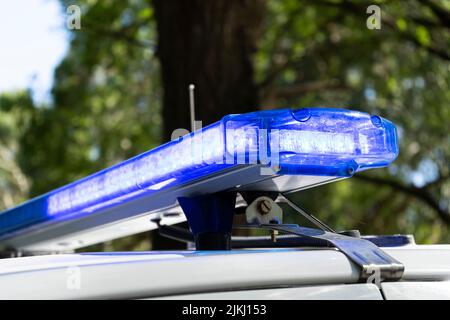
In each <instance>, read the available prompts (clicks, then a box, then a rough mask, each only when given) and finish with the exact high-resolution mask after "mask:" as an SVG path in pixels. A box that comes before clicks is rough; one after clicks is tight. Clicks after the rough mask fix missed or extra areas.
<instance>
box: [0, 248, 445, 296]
mask: <svg viewBox="0 0 450 320" xmlns="http://www.w3.org/2000/svg"><path fill="white" fill-rule="evenodd" d="M383 250H385V251H386V252H387V253H388V254H390V255H391V256H392V257H394V258H396V259H398V260H399V261H401V262H402V263H403V264H404V266H405V272H404V274H403V277H402V279H401V280H400V281H395V282H381V283H379V284H377V283H376V282H377V281H376V279H371V280H373V281H371V282H369V283H366V282H362V283H361V282H359V273H360V270H359V268H358V267H357V266H356V265H355V264H353V263H352V262H351V261H350V260H349V259H348V258H347V257H346V256H345V255H344V254H343V253H341V252H340V251H338V250H337V249H333V248H298V249H256V250H255V249H252V250H249V249H246V250H231V251H197V252H196V251H173V252H171V251H165V252H158V251H154V252H124V253H117V252H116V253H81V254H58V255H43V256H32V257H20V258H7V259H2V260H0V299H226V300H233V299H258V300H268V299H375V300H381V299H386V300H391V299H450V245H407V246H402V247H394V248H392V247H391V248H383Z"/></svg>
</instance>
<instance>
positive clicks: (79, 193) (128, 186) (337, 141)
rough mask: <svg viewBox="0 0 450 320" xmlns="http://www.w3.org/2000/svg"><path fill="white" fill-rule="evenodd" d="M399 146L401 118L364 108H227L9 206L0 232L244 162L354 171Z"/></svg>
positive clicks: (301, 171) (299, 171)
mask: <svg viewBox="0 0 450 320" xmlns="http://www.w3.org/2000/svg"><path fill="white" fill-rule="evenodd" d="M397 154H398V147H397V135H396V129H395V126H394V125H393V124H392V123H391V122H389V121H388V120H385V119H383V118H380V117H378V116H370V115H368V114H366V113H361V112H356V111H350V110H340V109H323V108H308V109H299V110H290V109H284V110H269V111H259V112H252V113H247V114H241V115H229V116H226V117H224V118H223V119H222V120H221V121H218V122H216V123H214V124H212V125H210V126H208V127H205V128H203V129H201V130H198V131H196V132H194V133H191V134H189V135H186V136H184V137H182V138H180V139H179V140H176V141H172V142H169V143H166V144H164V145H162V146H160V147H158V148H155V149H153V150H150V151H148V152H146V153H143V154H141V155H139V156H136V157H134V158H132V159H129V160H127V161H124V162H122V163H120V164H117V165H115V166H113V167H111V168H108V169H105V170H103V171H100V172H98V173H96V174H93V175H91V176H88V177H86V178H84V179H81V180H79V181H76V182H73V183H71V184H69V185H67V186H64V187H61V188H59V189H56V190H54V191H51V192H49V193H47V194H45V195H43V196H41V197H38V198H35V199H32V200H30V201H28V202H25V203H23V204H22V205H19V206H17V207H15V208H12V209H9V210H6V211H4V212H3V213H1V214H0V235H2V234H5V233H8V232H11V231H14V230H17V229H21V228H24V227H28V226H33V225H36V224H39V223H41V222H46V221H50V220H60V219H70V218H72V217H78V216H81V215H85V214H90V213H93V212H96V211H99V210H102V209H105V208H109V207H114V206H117V205H119V204H121V203H124V202H128V201H132V200H133V199H135V198H138V197H141V196H143V195H149V194H152V193H154V192H158V191H160V190H164V189H167V188H172V187H179V186H182V185H185V184H187V183H190V182H192V181H195V180H199V179H202V178H205V177H208V176H210V175H213V174H217V173H220V172H221V171H223V170H225V169H230V168H233V167H236V166H239V165H250V164H264V165H267V166H272V167H273V168H275V169H276V170H277V172H276V174H286V175H322V176H338V177H348V176H351V175H352V174H354V173H355V172H357V171H361V170H364V169H367V168H373V167H383V166H386V165H388V164H389V163H390V162H392V161H393V160H394V159H395V158H396V157H397ZM250 182H251V181H249V183H250Z"/></svg>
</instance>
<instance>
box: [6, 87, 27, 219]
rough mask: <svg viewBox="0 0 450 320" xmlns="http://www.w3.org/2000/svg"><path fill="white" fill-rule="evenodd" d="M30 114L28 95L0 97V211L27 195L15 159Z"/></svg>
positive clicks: (25, 180)
mask: <svg viewBox="0 0 450 320" xmlns="http://www.w3.org/2000/svg"><path fill="white" fill-rule="evenodd" d="M32 111H33V101H32V99H31V95H30V92H28V91H24V92H15V93H9V94H1V95H0V210H2V209H5V208H9V207H12V206H13V205H14V204H16V203H19V202H21V201H24V200H26V197H27V196H28V191H29V181H28V178H27V177H26V176H25V174H24V173H23V172H22V170H21V168H20V167H19V165H18V163H17V161H16V160H17V154H18V152H19V150H20V148H19V139H20V137H21V136H22V135H23V134H24V132H25V131H26V128H27V126H28V123H29V120H30V118H31V112H32Z"/></svg>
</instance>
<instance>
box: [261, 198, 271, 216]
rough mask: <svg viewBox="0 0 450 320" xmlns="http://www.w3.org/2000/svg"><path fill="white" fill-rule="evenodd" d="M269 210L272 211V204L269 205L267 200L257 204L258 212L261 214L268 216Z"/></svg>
mask: <svg viewBox="0 0 450 320" xmlns="http://www.w3.org/2000/svg"><path fill="white" fill-rule="evenodd" d="M270 210H272V204H271V203H270V201H269V200H261V201H260V202H259V203H258V211H259V213H261V214H263V215H264V214H268V213H269V212H270Z"/></svg>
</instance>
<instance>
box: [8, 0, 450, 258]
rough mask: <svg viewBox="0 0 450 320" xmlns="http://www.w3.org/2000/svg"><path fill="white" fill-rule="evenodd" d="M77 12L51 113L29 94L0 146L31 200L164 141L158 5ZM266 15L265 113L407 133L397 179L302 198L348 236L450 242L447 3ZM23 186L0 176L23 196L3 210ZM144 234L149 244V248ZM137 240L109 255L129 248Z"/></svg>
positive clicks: (303, 4) (283, 1) (282, 5)
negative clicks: (384, 123) (333, 117)
mask: <svg viewBox="0 0 450 320" xmlns="http://www.w3.org/2000/svg"><path fill="white" fill-rule="evenodd" d="M71 3H72V2H71V1H62V4H63V5H68V4H71ZM372 3H376V4H378V5H379V6H380V7H381V10H382V23H381V29H380V30H369V29H367V28H366V19H367V18H368V15H367V14H366V12H365V9H366V8H367V6H368V5H370V4H372ZM430 3H431V4H433V3H434V4H435V5H437V7H436V6H433V5H430ZM77 4H79V5H81V6H82V20H81V30H73V31H72V32H71V43H70V50H69V52H68V53H67V56H66V57H65V59H64V60H63V61H62V62H61V64H60V65H59V67H58V68H57V70H56V73H55V85H54V88H53V91H52V95H53V102H52V103H51V105H49V106H38V107H36V106H33V103H32V100H31V98H30V95H29V93H18V94H15V95H5V96H1V98H0V142H1V146H2V147H3V149H5V148H6V149H7V150H12V153H11V152H10V151H8V152H10V155H9V157H13V158H16V160H17V161H16V162H14V161H10V163H13V164H15V165H16V167H17V168H19V166H17V163H18V164H20V168H21V170H23V172H25V173H26V176H27V177H28V179H29V180H30V181H31V191H30V196H32V195H38V194H40V193H43V192H45V191H48V190H50V189H52V188H54V187H57V186H60V185H63V184H65V183H68V182H70V181H73V180H75V179H77V178H80V177H83V176H86V175H87V174H89V173H92V172H94V171H97V170H99V169H102V168H104V167H107V166H109V165H111V164H114V163H116V162H119V161H120V160H122V159H125V158H129V157H131V156H133V155H136V154H138V153H140V152H142V151H145V150H148V149H150V148H152V147H154V146H156V145H157V144H159V142H160V130H161V117H160V108H161V107H160V106H161V91H162V85H161V83H160V75H159V66H158V62H157V60H156V53H155V49H154V45H153V44H154V43H155V42H156V37H157V35H156V26H155V21H154V17H153V9H152V7H151V4H150V3H149V1H145V0H134V1H129V2H125V1H106V0H105V1H95V0H84V1H77ZM266 10H267V12H266V16H265V19H264V24H263V32H262V33H261V35H260V38H259V49H258V52H257V54H256V55H255V56H254V65H255V69H256V75H255V82H256V84H257V86H258V88H259V92H260V100H261V102H262V105H272V106H276V107H280V108H281V107H302V106H335V107H349V108H351V109H357V110H362V111H366V112H370V113H375V114H379V115H381V116H384V117H386V118H388V119H391V120H393V121H394V122H395V123H396V125H397V126H398V127H399V137H400V150H401V151H400V156H399V158H398V160H397V161H396V162H395V164H394V165H392V166H391V167H390V168H389V169H380V170H374V171H372V172H370V173H364V174H361V176H360V177H359V178H358V177H354V178H353V179H349V180H346V181H342V182H339V183H335V184H331V185H327V186H323V187H320V188H316V189H312V190H308V191H305V192H301V193H299V194H297V195H296V200H297V201H298V202H299V203H302V204H303V205H304V206H305V207H307V208H309V209H310V210H311V211H313V212H314V213H316V215H317V216H319V217H320V218H322V219H323V220H325V221H327V222H328V223H329V224H330V225H332V226H334V227H335V228H336V229H360V230H361V231H362V232H363V233H377V234H389V233H413V234H414V235H415V236H416V238H417V240H418V241H419V242H439V241H441V242H443V241H444V242H449V241H450V235H449V229H448V228H449V227H448V226H449V224H450V222H449V221H450V215H449V211H450V210H449V206H450V203H449V199H450V179H449V177H450V167H449V163H450V134H449V131H450V130H449V123H450V106H449V102H450V90H449V88H450V72H449V71H450V65H449V61H450V52H449V49H450V46H449V44H450V34H449V31H448V30H449V29H448V25H446V23H447V24H448V21H445V20H444V19H443V18H442V17H443V16H442V15H440V14H439V12H440V11H439V10H444V11H445V10H447V11H446V12H448V10H449V8H448V6H447V7H445V3H444V2H443V1H441V2H439V1H424V2H422V1H395V2H394V1H370V2H366V1H350V0H347V1H344V0H342V1H338V0H336V1H332V0H315V1H313V0H310V1H306V0H305V1H298V0H277V1H275V0H270V1H269V0H268V1H267V9H266ZM174 23H176V21H174ZM173 67H174V68H176V66H173ZM187 111H188V109H186V112H187ZM1 164H3V162H2V163H1ZM2 170H3V171H2ZM19 171H20V170H19ZM20 172H21V171H20ZM16 180H17V179H16V178H14V177H13V175H12V174H11V168H10V169H9V171H8V170H4V169H2V167H1V166H0V194H13V195H14V196H11V197H10V200H4V201H3V205H5V203H6V202H8V201H9V202H8V203H10V202H11V201H13V202H16V203H17V202H18V201H20V200H22V199H23V197H24V195H25V194H26V193H27V192H28V187H27V188H24V187H23V185H22V187H20V186H19V185H20V183H18V182H17V181H16ZM21 188H22V189H21ZM5 190H6V191H5ZM3 198H4V197H3ZM11 199H13V200H11ZM5 201H6V202H5ZM445 215H447V216H449V218H448V219H449V220H447V222H445V221H446V220H445V219H446V216H445ZM289 219H294V220H295V218H293V217H290V218H289ZM140 237H141V238H139V239H138V238H136V239H138V240H136V243H137V242H140V243H141V244H142V243H146V242H145V241H147V239H146V238H145V237H144V236H142V235H141V236H140ZM141 240H142V241H141ZM129 242H130V241H129V240H127V242H123V246H121V244H120V243H118V242H114V243H111V244H109V245H108V248H110V247H112V248H113V249H114V248H115V249H117V248H123V247H124V246H126V248H127V249H129V247H130V243H129ZM141 247H142V246H141Z"/></svg>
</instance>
